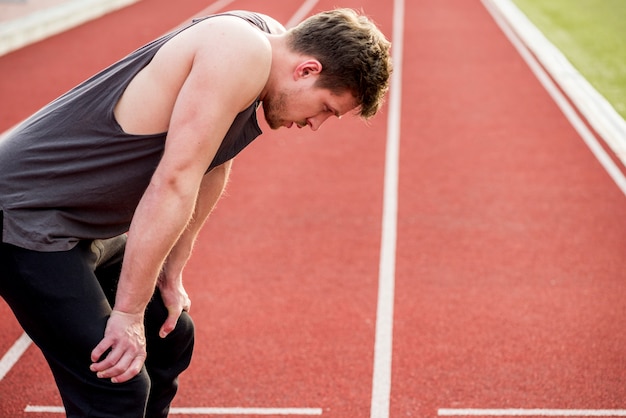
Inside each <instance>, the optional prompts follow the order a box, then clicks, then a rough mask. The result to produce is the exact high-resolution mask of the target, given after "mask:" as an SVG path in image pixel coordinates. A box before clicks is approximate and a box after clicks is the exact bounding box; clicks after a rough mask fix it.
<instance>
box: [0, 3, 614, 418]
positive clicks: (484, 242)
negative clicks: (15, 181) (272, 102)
mask: <svg viewBox="0 0 626 418" xmlns="http://www.w3.org/2000/svg"><path fill="white" fill-rule="evenodd" d="M226 3H227V2H224V1H221V2H218V3H217V6H215V7H213V8H217V7H218V6H221V7H223V8H238V9H254V10H258V11H261V12H265V13H268V14H272V15H274V16H275V17H277V18H278V19H279V20H281V21H282V22H288V21H289V20H290V19H291V18H292V17H293V16H294V15H296V14H297V13H298V11H299V10H300V11H304V12H306V13H308V12H307V8H308V7H312V10H311V12H313V11H317V10H321V9H328V8H332V7H334V6H336V5H337V4H338V3H337V2H331V1H329V0H319V1H318V2H315V1H308V2H302V3H300V2H289V3H287V2H284V3H283V2H273V3H272V2H255V1H252V0H235V1H232V2H230V4H226ZM340 5H341V6H346V7H356V8H363V9H364V10H365V11H366V12H367V13H368V14H369V15H370V16H372V17H374V18H375V20H376V21H377V22H378V23H379V24H380V25H381V27H382V29H383V30H384V31H385V33H387V34H388V35H389V37H392V35H393V34H396V35H394V36H397V38H396V39H394V41H396V46H401V44H402V43H403V44H404V48H396V50H394V54H396V58H397V59H398V60H399V59H400V58H402V61H401V63H402V65H401V66H400V67H398V68H399V71H398V72H397V74H396V78H395V79H394V82H395V85H396V87H395V88H394V91H392V95H391V97H390V99H389V100H388V106H387V107H386V108H385V110H384V111H383V112H382V114H381V115H380V116H378V117H377V118H376V119H375V120H374V121H372V122H371V123H370V124H369V125H366V124H364V123H362V122H360V121H358V120H356V119H355V118H344V119H343V120H341V121H336V120H335V121H329V122H327V125H325V126H324V127H323V129H322V130H321V131H319V132H318V133H316V134H312V133H310V132H307V131H305V130H291V131H286V130H283V131H278V132H267V134H266V135H265V136H262V137H261V138H259V139H258V140H257V141H256V142H255V143H253V144H252V145H251V146H250V147H249V149H247V150H246V151H245V152H244V153H243V154H241V156H240V157H238V158H237V162H236V163H235V168H234V172H233V175H232V179H231V183H230V185H229V188H228V196H227V197H225V198H224V199H223V200H222V201H221V202H220V204H219V206H218V208H217V210H216V212H215V213H214V215H213V217H212V219H211V221H210V222H209V223H208V225H207V227H206V229H205V230H204V231H203V234H202V237H201V240H200V242H199V243H198V246H197V249H196V253H195V257H194V259H193V260H192V261H191V262H190V265H189V267H188V270H187V274H186V283H187V288H188V291H189V292H190V294H191V296H192V300H193V307H192V314H193V316H194V319H195V321H196V323H197V326H198V335H197V341H198V342H197V350H196V354H195V358H194V361H193V363H192V366H191V369H190V370H189V371H188V372H186V373H185V374H184V375H183V377H182V381H181V388H180V392H179V397H178V398H177V400H176V402H175V405H174V406H175V407H176V408H179V409H176V411H178V413H177V414H175V415H174V414H173V416H201V415H200V414H201V413H202V414H204V416H240V417H243V416H254V414H256V416H259V415H264V416H276V417H278V416H285V415H287V414H291V416H305V415H318V416H319V415H321V416H324V417H337V418H360V417H368V416H371V417H373V418H374V417H375V418H384V417H394V418H400V417H435V416H438V415H439V416H443V415H457V416H461V415H463V414H464V416H468V415H474V416H509V415H513V414H517V415H526V416H548V415H550V416H556V415H560V416H624V414H625V413H624V409H626V360H625V354H626V326H625V324H626V304H625V303H624V300H626V284H625V283H624V271H626V257H624V254H625V250H626V216H625V215H626V199H625V197H624V195H623V193H622V192H621V191H620V190H619V188H618V187H617V186H616V184H615V183H614V182H613V180H611V178H610V177H609V176H608V175H607V173H606V171H605V170H604V168H603V167H602V166H601V165H600V163H598V161H597V160H596V159H595V158H594V156H593V155H592V153H591V152H590V151H589V149H588V147H587V146H586V145H585V144H584V142H583V141H582V140H581V138H580V135H579V133H578V132H577V131H575V130H574V129H573V128H572V126H571V124H570V122H569V121H568V120H567V119H566V118H565V117H564V116H563V113H562V112H561V110H560V109H559V108H558V107H557V106H556V104H555V102H554V100H553V99H552V98H551V97H550V95H549V94H548V93H547V92H546V90H545V89H544V87H542V85H541V84H540V83H539V82H538V81H537V78H536V76H535V75H534V74H533V73H532V72H531V71H530V69H529V67H528V65H527V64H526V63H525V62H524V60H523V59H522V58H521V57H520V55H519V53H518V52H517V51H516V50H515V49H514V47H513V46H512V44H511V42H510V41H509V40H508V39H507V38H506V37H505V36H504V35H503V32H502V31H501V29H500V28H499V27H498V26H497V25H496V23H495V22H494V19H493V17H492V16H491V15H490V14H489V12H488V11H487V9H486V8H485V6H484V5H483V4H482V3H481V2H480V1H477V0H421V1H407V2H406V4H405V5H404V13H402V14H403V19H396V21H395V22H396V26H395V30H396V31H397V32H394V11H393V7H392V6H393V4H392V3H391V2H389V3H386V2H380V1H374V0H363V1H356V0H345V1H342V2H341V4H340ZM398 5H400V6H402V2H400V1H397V2H396V6H398ZM207 6H210V3H209V2H205V1H199V0H186V1H185V2H171V1H166V0H143V1H141V2H139V3H137V4H136V5H133V6H131V7H128V8H126V9H124V10H122V11H119V12H115V13H113V14H110V15H108V16H106V17H104V18H101V19H99V20H96V21H94V22H91V23H89V24H86V25H84V26H81V27H79V28H76V29H74V30H71V31H68V32H66V33H63V34H61V35H59V36H56V37H53V38H50V39H48V40H46V41H44V42H41V43H38V44H35V45H32V46H30V47H27V48H24V49H22V50H19V51H16V52H14V53H12V54H9V55H6V56H4V57H1V58H0V74H2V77H0V92H1V95H0V100H1V104H0V108H1V109H2V111H1V112H0V130H6V129H8V128H10V127H11V126H13V125H14V124H15V123H17V122H19V121H20V120H21V119H23V118H24V117H26V116H27V115H28V114H30V113H31V112H33V111H34V110H36V109H37V108H38V107H39V106H41V105H43V104H45V103H46V102H47V101H49V100H51V99H52V98H54V97H55V96H56V95H58V94H60V93H62V92H63V91H65V90H66V89H67V88H69V87H71V86H72V85H74V84H75V83H76V82H78V81H80V80H82V79H84V78H86V77H87V76H89V75H91V74H92V73H93V72H95V71H96V70H98V69H100V68H102V67H103V66H104V65H107V64H109V63H110V62H111V61H112V60H114V59H117V58H120V57H121V56H122V55H123V54H125V53H127V52H129V51H130V50H132V49H133V48H135V47H137V46H139V45H141V44H142V43H144V42H145V41H148V40H150V39H152V38H153V37H155V36H157V35H159V34H161V33H163V32H165V31H167V30H169V29H170V28H172V27H174V26H176V25H178V24H180V23H181V22H183V21H186V20H187V19H188V18H189V17H190V16H192V15H195V14H198V13H201V11H202V10H203V9H205V8H206V7H207ZM210 7H212V6H210ZM300 7H304V9H300ZM213 8H211V9H209V10H213ZM398 10H399V11H398ZM396 11H398V14H400V12H402V9H396ZM296 17H297V15H296ZM399 22H403V23H404V30H403V31H402V30H401V29H402V27H400V28H398V26H397V25H398V23H399ZM400 34H401V35H402V39H400ZM400 93H401V95H400ZM266 131H267V130H266ZM396 140H397V141H399V142H398V147H396V146H395V145H394V141H396ZM388 144H389V148H387V147H388ZM387 152H388V153H387ZM386 153H387V154H386ZM386 155H387V160H389V161H388V164H387V165H386ZM396 155H397V156H398V157H397V159H396V158H395V156H396ZM394 161H397V162H398V164H397V165H396V164H394ZM396 174H397V177H396ZM385 190H386V191H385ZM396 197H397V199H396ZM383 215H384V219H385V221H383ZM379 284H380V291H379ZM379 298H380V300H379ZM377 308H378V309H379V311H377ZM0 314H1V315H2V316H1V318H2V321H1V323H0V327H1V328H0V335H1V337H0V356H1V355H3V354H4V353H6V352H7V351H8V350H9V349H10V348H11V347H12V346H13V345H14V343H15V342H16V341H17V340H18V339H19V338H20V335H21V334H22V332H21V330H20V329H19V326H18V325H17V323H16V322H15V320H14V319H13V317H12V314H11V313H10V311H9V310H8V308H7V307H6V306H5V305H4V304H3V303H2V304H1V305H0ZM377 318H378V321H377ZM377 325H378V327H379V328H378V333H377ZM391 326H393V333H391ZM391 335H393V341H391V338H390V337H391ZM391 343H393V345H391ZM373 376H375V377H373ZM28 405H31V406H44V407H46V408H44V409H43V410H44V411H48V412H28V411H26V408H27V406H28ZM60 405H61V403H60V400H59V398H58V395H57V394H56V389H55V387H54V384H53V381H52V377H51V375H50V373H49V372H48V371H47V368H46V366H45V364H44V362H43V360H42V357H41V355H40V353H39V352H38V351H37V350H36V349H35V348H33V347H30V348H28V349H27V350H26V351H25V353H24V354H23V355H22V356H21V357H20V358H19V361H17V363H16V364H15V365H14V366H13V367H12V368H11V369H10V370H8V372H7V373H6V376H4V378H3V379H2V380H1V381H0V416H2V417H30V418H35V417H54V416H61V415H60V414H59V413H58V408H55V407H59V406H60ZM50 407H53V408H50ZM186 408H195V409H186ZM198 408H205V409H198ZM222 408H224V409H222ZM237 408H241V409H237ZM32 409H33V408H31V410H32ZM196 414H197V415H196Z"/></svg>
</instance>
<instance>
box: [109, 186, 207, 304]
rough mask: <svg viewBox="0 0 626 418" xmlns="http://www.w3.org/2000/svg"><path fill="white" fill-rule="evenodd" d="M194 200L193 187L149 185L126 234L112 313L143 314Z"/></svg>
mask: <svg viewBox="0 0 626 418" xmlns="http://www.w3.org/2000/svg"><path fill="white" fill-rule="evenodd" d="M196 190H197V188H196ZM195 197H196V193H195V192H194V188H193V187H187V188H182V189H181V188H180V187H173V186H172V185H170V184H167V183H159V182H152V183H151V184H150V186H149V187H148V188H147V190H146V192H145V194H144V196H143V197H142V199H141V201H140V203H139V205H138V207H137V210H136V212H135V215H134V217H133V221H132V223H131V227H130V231H129V234H128V242H127V244H126V252H125V255H124V263H123V267H122V272H121V275H120V281H119V284H118V289H117V293H116V299H115V307H114V309H115V310H118V311H121V312H126V313H135V314H136V313H140V312H143V311H144V309H145V307H146V305H147V303H148V302H149V300H150V298H151V297H152V294H153V293H154V288H155V285H156V280H157V277H158V276H159V272H160V271H161V268H162V266H163V263H164V261H165V259H166V257H167V255H168V254H169V253H170V251H171V250H172V247H173V246H174V243H176V242H177V241H178V239H179V237H180V236H181V233H182V232H183V230H184V229H185V226H186V225H187V223H188V222H189V219H190V218H191V215H192V212H193V208H194V203H195Z"/></svg>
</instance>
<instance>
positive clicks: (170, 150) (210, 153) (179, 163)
mask: <svg viewBox="0 0 626 418" xmlns="http://www.w3.org/2000/svg"><path fill="white" fill-rule="evenodd" d="M215 36H216V37H217V38H218V39H215V41H214V42H211V43H210V44H206V42H205V44H203V45H200V46H198V48H197V51H196V52H195V54H194V58H193V63H192V65H191V69H190V70H189V74H188V75H187V78H186V80H185V82H184V83H183V85H182V87H181V89H180V91H179V93H178V96H177V98H176V101H175V104H174V108H173V111H172V115H171V119H170V124H169V132H168V136H167V139H166V143H165V153H164V155H163V159H162V161H161V164H160V165H159V168H158V169H157V170H161V171H164V172H166V173H171V174H172V175H175V176H180V175H181V174H188V175H191V176H192V177H193V178H194V179H195V181H196V185H199V182H200V181H201V178H202V176H203V175H204V173H205V172H206V168H207V167H208V166H209V164H210V163H211V161H212V160H213V158H214V156H215V154H216V152H217V150H218V148H219V145H220V143H221V141H222V139H223V138H224V136H225V135H226V133H227V132H228V129H229V128H230V126H231V124H232V122H233V120H234V119H235V117H236V116H237V114H238V113H239V112H241V111H242V110H243V109H245V108H246V107H248V106H249V105H250V104H251V103H252V102H254V100H256V98H257V96H258V94H259V93H260V91H261V89H262V88H263V86H264V84H265V82H266V80H267V74H264V73H263V72H262V71H261V72H258V71H253V72H250V71H249V68H250V67H251V66H255V68H258V67H259V64H260V67H261V68H263V67H267V71H269V64H270V62H269V59H268V58H267V57H266V56H269V54H265V55H264V54H263V52H262V51H261V52H259V49H260V48H259V46H258V45H254V42H253V41H255V39H252V41H251V40H249V39H246V38H249V37H250V36H251V35H250V34H247V33H244V34H243V35H240V34H238V33H235V34H234V35H232V34H228V33H227V34H226V35H224V34H221V33H217V34H215ZM261 41H263V40H261ZM256 42H257V43H259V40H258V39H257V40H256ZM261 43H262V42H261ZM261 46H264V45H261ZM261 49H262V48H261ZM259 61H262V62H260V63H259ZM263 61H265V62H263Z"/></svg>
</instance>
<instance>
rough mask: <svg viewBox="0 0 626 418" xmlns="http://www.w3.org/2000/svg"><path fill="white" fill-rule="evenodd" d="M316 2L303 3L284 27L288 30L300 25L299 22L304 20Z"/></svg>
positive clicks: (316, 0)
mask: <svg viewBox="0 0 626 418" xmlns="http://www.w3.org/2000/svg"><path fill="white" fill-rule="evenodd" d="M317 2H318V0H306V1H305V2H304V3H302V6H300V8H299V9H298V10H297V11H296V13H295V14H294V15H293V16H291V19H289V21H288V22H287V23H286V24H285V27H286V28H287V29H289V28H291V27H293V26H296V25H297V24H298V23H300V21H301V20H302V19H304V18H305V16H306V15H307V14H309V12H310V11H311V9H313V7H315V5H316V4H317Z"/></svg>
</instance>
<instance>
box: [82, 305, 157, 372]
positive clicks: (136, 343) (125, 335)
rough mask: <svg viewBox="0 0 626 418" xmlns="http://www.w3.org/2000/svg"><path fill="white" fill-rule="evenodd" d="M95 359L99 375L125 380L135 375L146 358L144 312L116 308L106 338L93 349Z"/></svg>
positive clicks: (92, 365)
mask: <svg viewBox="0 0 626 418" xmlns="http://www.w3.org/2000/svg"><path fill="white" fill-rule="evenodd" d="M107 350H110V351H109V353H107V355H106V356H105V357H104V358H103V359H101V357H102V355H103V354H104V353H105V352H107ZM91 361H93V363H92V364H91V367H90V369H91V371H93V372H96V373H97V375H98V377H99V378H102V379H109V378H110V379H111V382H113V383H122V382H125V381H127V380H130V379H131V378H133V377H135V376H136V375H137V374H138V373H139V372H140V371H141V368H142V367H143V364H144V362H145V361H146V336H145V331H144V326H143V313H141V314H129V313H125V312H120V311H116V310H113V311H112V312H111V316H110V317H109V320H108V322H107V325H106V328H105V330H104V338H103V339H102V341H100V343H99V344H98V345H97V346H96V348H94V349H93V351H92V352H91Z"/></svg>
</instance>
